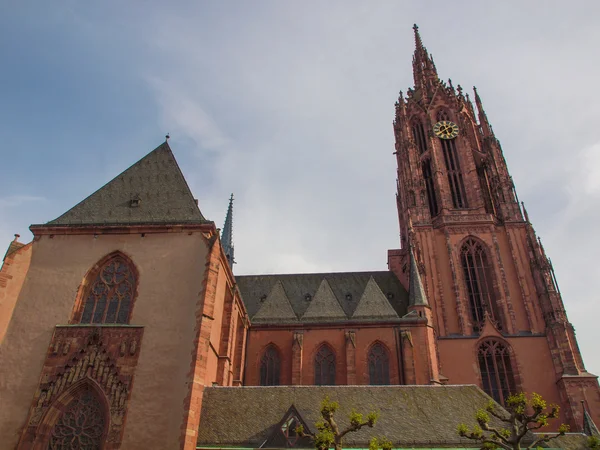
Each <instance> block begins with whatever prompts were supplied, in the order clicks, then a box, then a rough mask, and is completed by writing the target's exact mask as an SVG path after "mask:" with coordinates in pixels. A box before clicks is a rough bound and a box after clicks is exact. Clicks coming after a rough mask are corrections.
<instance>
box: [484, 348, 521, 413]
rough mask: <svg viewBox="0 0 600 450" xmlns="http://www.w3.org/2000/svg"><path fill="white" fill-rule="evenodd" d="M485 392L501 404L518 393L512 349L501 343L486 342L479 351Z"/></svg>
mask: <svg viewBox="0 0 600 450" xmlns="http://www.w3.org/2000/svg"><path fill="white" fill-rule="evenodd" d="M477 356H478V360H479V371H480V372H481V381H482V383H483V390H484V391H485V392H486V393H487V394H488V395H489V396H490V397H492V398H493V399H494V400H496V401H497V402H498V403H500V404H504V402H505V401H506V399H507V398H508V396H509V395H510V394H514V393H515V392H516V386H515V376H514V372H513V368H512V363H511V360H510V349H509V348H508V346H507V345H505V344H503V343H502V342H500V341H496V340H488V341H484V342H483V343H482V344H481V345H480V346H479V349H478V351H477Z"/></svg>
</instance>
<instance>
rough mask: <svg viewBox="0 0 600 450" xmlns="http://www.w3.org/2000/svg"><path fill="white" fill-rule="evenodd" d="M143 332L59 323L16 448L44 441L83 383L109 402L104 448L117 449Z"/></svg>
mask: <svg viewBox="0 0 600 450" xmlns="http://www.w3.org/2000/svg"><path fill="white" fill-rule="evenodd" d="M143 330H144V329H143V327H132V326H126V327H121V326H57V327H56V328H55V329H54V335H53V336H52V340H51V341H50V345H49V347H48V353H47V355H46V361H45V363H44V367H43V369H42V376H41V378H40V385H39V387H38V389H37V391H36V394H35V397H34V399H33V402H32V405H31V408H30V412H29V418H28V420H27V426H26V427H25V430H24V432H23V436H22V437H21V442H20V444H19V448H31V447H32V446H36V445H43V444H45V442H47V440H48V438H49V436H50V433H51V432H52V428H53V426H54V425H55V422H56V420H57V416H59V415H60V411H61V409H64V408H65V407H66V405H67V404H68V403H69V402H70V401H72V400H73V399H74V398H75V397H76V396H77V392H78V390H80V389H81V386H88V387H92V388H93V390H95V391H96V393H97V394H98V395H99V396H100V397H101V398H103V401H104V403H105V404H106V405H107V409H108V411H106V413H107V418H110V419H109V421H108V422H109V423H110V428H109V429H108V431H107V436H106V444H105V446H104V447H103V448H105V449H116V448H119V446H120V442H121V438H122V433H123V423H124V420H125V414H126V412H127V401H128V399H129V396H130V393H131V387H132V382H133V375H134V370H135V367H136V365H137V359H138V355H139V351H140V345H141V340H142V334H143ZM36 448H37V447H36Z"/></svg>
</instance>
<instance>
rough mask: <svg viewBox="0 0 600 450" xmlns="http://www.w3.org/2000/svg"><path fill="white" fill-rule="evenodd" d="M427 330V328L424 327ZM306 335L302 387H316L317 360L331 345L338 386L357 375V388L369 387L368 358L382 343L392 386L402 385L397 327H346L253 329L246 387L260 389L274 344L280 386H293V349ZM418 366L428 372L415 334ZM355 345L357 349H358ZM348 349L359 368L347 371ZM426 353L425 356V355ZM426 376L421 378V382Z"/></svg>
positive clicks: (245, 378)
mask: <svg viewBox="0 0 600 450" xmlns="http://www.w3.org/2000/svg"><path fill="white" fill-rule="evenodd" d="M423 328H424V327H423ZM295 332H296V333H297V332H302V336H303V344H302V345H303V348H302V373H301V384H303V385H312V384H314V358H315V355H316V353H317V351H318V349H319V348H320V346H321V345H322V344H323V343H327V344H328V345H329V346H330V347H331V349H332V350H333V352H334V353H335V356H336V384H338V385H345V384H348V383H349V380H350V382H352V376H353V375H352V374H353V373H354V372H355V373H356V375H355V384H359V385H363V384H369V371H368V359H367V354H368V351H369V349H370V347H371V346H372V345H373V344H374V343H376V342H380V343H382V344H383V345H384V346H385V347H386V348H387V350H388V356H389V368H390V383H391V384H399V383H400V369H399V362H398V353H397V343H396V342H397V339H396V333H397V331H396V328H395V327H394V326H387V327H386V326H376V327H375V326H362V327H356V326H352V327H351V326H344V325H341V326H340V327H336V328H324V327H323V328H306V329H298V328H294V329H287V330H286V329H256V328H251V329H250V331H249V334H248V343H247V349H246V358H247V359H246V373H245V377H244V385H246V386H258V385H260V360H261V358H262V355H263V353H264V351H265V349H266V348H267V346H268V345H270V344H274V345H275V346H276V347H277V349H278V350H279V352H280V358H281V371H280V384H282V385H289V384H292V345H293V343H294V333H295ZM348 332H354V334H355V344H352V342H351V341H347V339H349V338H347V333H348ZM414 339H415V341H414V342H415V348H416V349H417V350H416V355H415V358H416V359H417V362H416V365H417V367H418V368H419V370H422V371H423V373H426V371H425V369H424V368H425V367H426V366H425V365H424V362H423V358H425V356H424V355H425V353H423V352H420V350H419V349H418V344H419V342H420V341H419V339H420V337H419V334H418V332H417V333H416V334H415V338H414ZM354 345H355V346H354ZM347 346H351V347H352V349H351V350H350V352H351V354H352V353H354V355H355V358H354V359H355V367H354V370H352V367H350V368H348V367H347V362H348V361H347V357H346V355H347ZM421 353H423V355H422V354H421ZM423 377H426V375H423V376H421V378H423Z"/></svg>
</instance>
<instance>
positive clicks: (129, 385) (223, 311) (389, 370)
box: [0, 26, 600, 450]
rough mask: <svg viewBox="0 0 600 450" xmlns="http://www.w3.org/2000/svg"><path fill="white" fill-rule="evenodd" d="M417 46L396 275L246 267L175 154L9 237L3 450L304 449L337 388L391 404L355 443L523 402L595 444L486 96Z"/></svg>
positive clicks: (3, 317)
mask: <svg viewBox="0 0 600 450" xmlns="http://www.w3.org/2000/svg"><path fill="white" fill-rule="evenodd" d="M414 36H415V51H414V56H413V61H412V66H413V75H414V86H413V87H412V88H410V89H408V90H407V92H406V94H403V93H402V92H401V93H400V96H399V98H398V99H397V102H396V103H395V117H394V123H393V131H394V135H395V152H394V155H395V159H396V164H397V195H396V203H397V204H396V207H397V210H398V219H399V228H400V242H399V243H398V246H399V248H397V249H391V250H388V251H387V261H388V267H387V270H381V271H375V272H347V273H339V272H334V273H310V274H304V273H303V274H279V275H275V274H268V275H242V274H237V273H236V274H234V273H233V270H232V268H233V263H234V246H233V196H232V197H231V199H230V201H229V208H228V211H227V216H226V220H225V225H224V227H223V229H222V230H219V229H217V227H216V226H215V223H214V222H213V221H211V220H208V219H207V218H206V217H205V216H204V215H203V214H202V212H201V208H200V207H201V204H200V205H199V202H198V200H196V199H195V197H194V195H193V194H192V192H191V191H190V188H189V187H188V185H187V183H186V180H185V178H184V176H183V174H182V171H181V170H180V167H179V166H178V164H177V162H176V159H175V157H174V154H173V152H172V150H171V148H170V146H169V143H168V140H167V141H165V142H163V143H162V144H160V145H159V146H158V147H157V148H156V149H154V150H153V151H151V152H150V153H149V154H148V155H147V156H145V157H144V158H142V159H141V160H139V161H138V162H136V163H135V164H134V165H132V166H131V167H129V168H128V169H126V170H125V171H124V172H122V173H121V174H120V175H118V176H117V177H116V178H114V179H113V180H111V181H109V182H108V183H107V184H106V185H104V186H103V187H101V188H100V189H98V190H97V191H96V192H94V193H93V194H91V195H90V196H89V197H87V198H85V199H84V200H82V201H81V202H80V203H79V204H77V205H75V206H74V207H73V208H71V209H70V210H68V211H67V212H65V213H64V214H62V215H61V216H60V217H58V218H56V219H54V220H51V221H49V222H46V223H43V224H38V225H31V227H30V230H31V232H32V234H33V240H32V241H31V242H29V243H23V242H20V241H19V236H18V235H15V240H14V241H13V242H11V243H10V244H9V246H8V250H7V252H6V255H5V257H4V260H3V265H2V268H1V270H0V450H3V449H15V448H16V449H84V448H85V449H105V450H109V449H126V450H129V449H176V448H177V449H184V450H192V449H204V448H207V449H209V448H224V447H236V448H289V447H296V448H310V447H311V446H312V443H311V442H310V441H309V440H308V439H307V438H306V437H305V436H300V435H298V434H297V433H296V426H297V425H299V424H301V425H302V426H303V427H304V429H305V430H309V431H311V430H312V431H314V430H315V425H314V424H315V422H316V421H317V420H318V410H319V404H320V402H321V400H322V399H323V398H324V397H325V396H329V397H330V398H331V399H333V400H337V401H339V403H340V411H339V417H340V421H341V422H342V423H343V421H344V420H347V419H344V417H347V415H348V413H349V412H350V411H351V410H353V409H356V410H357V411H359V412H363V413H367V412H368V411H370V410H377V411H379V412H380V417H381V418H380V420H379V421H378V423H377V424H376V426H375V427H374V428H373V429H372V430H367V429H364V430H360V431H358V432H356V433H350V434H348V435H347V437H346V440H345V445H346V446H347V447H362V448H365V447H367V446H368V442H369V438H370V436H371V435H373V434H375V435H378V436H386V438H387V439H389V440H390V441H391V442H392V444H393V446H394V447H395V448H419V447H420V448H432V447H450V448H464V447H469V446H473V445H475V444H474V443H473V442H470V441H467V440H466V439H464V438H460V437H459V436H458V434H457V433H456V425H457V424H458V423H460V422H465V423H471V422H474V419H473V417H474V413H475V411H476V410H477V408H479V407H482V406H483V405H485V404H486V403H487V402H488V401H489V399H490V398H492V399H493V400H495V401H496V402H497V403H498V404H500V405H502V404H504V402H505V401H506V399H507V397H508V396H509V395H510V394H511V393H516V392H528V393H531V392H537V393H539V394H541V395H542V396H543V397H544V398H545V399H546V400H547V401H548V403H556V404H558V405H560V408H561V409H560V414H561V417H560V420H558V421H557V422H558V423H561V422H564V423H567V424H569V426H570V429H571V433H569V434H567V435H566V436H563V437H562V438H561V439H562V440H557V441H555V442H556V444H553V445H555V446H558V445H559V444H560V447H561V448H573V449H575V448H582V447H581V446H582V445H583V444H582V442H584V441H583V440H582V439H583V438H584V437H585V436H588V435H593V434H597V433H598V429H597V427H596V425H595V423H599V421H600V389H599V387H598V381H597V376H595V375H593V374H591V373H588V372H587V371H586V369H585V366H584V362H583V358H582V355H581V353H580V351H579V348H578V345H577V340H576V336H575V331H574V329H573V326H572V325H571V323H570V322H569V320H568V317H567V314H566V311H565V307H564V304H563V300H562V297H561V293H560V290H559V287H558V285H557V283H556V278H555V275H554V271H553V267H552V264H551V262H550V259H549V258H548V257H547V255H546V253H545V251H544V248H543V246H542V243H541V241H540V240H539V239H538V238H537V237H536V233H535V230H534V228H533V226H532V224H531V222H530V221H529V218H528V216H527V212H526V210H525V208H524V206H523V205H522V204H520V203H519V201H518V197H517V193H516V191H515V188H514V185H513V182H512V178H511V176H510V173H509V171H508V167H507V164H506V161H505V159H504V156H503V153H502V148H501V146H500V142H499V141H498V139H497V138H496V136H495V134H494V131H493V129H492V126H491V124H490V122H489V120H488V117H487V115H486V112H485V111H484V108H483V103H482V100H481V98H480V96H479V94H478V92H477V90H475V89H474V98H473V101H474V102H472V101H471V99H470V98H469V94H468V93H466V92H463V89H462V88H461V87H460V85H457V86H456V87H454V86H453V85H452V83H451V82H450V81H448V82H444V81H442V79H440V78H439V76H438V72H437V69H436V67H435V64H434V62H433V58H432V57H431V55H430V54H429V53H428V52H427V49H426V48H425V46H424V45H423V42H422V40H421V37H420V34H419V31H418V28H417V27H416V26H415V27H414ZM473 103H474V104H473ZM381 150H382V151H387V150H386V149H381ZM365 157H367V156H366V155H365ZM390 207H393V206H392V205H390ZM40 219H41V220H47V218H40ZM558 423H557V424H556V425H554V428H556V426H557V425H558Z"/></svg>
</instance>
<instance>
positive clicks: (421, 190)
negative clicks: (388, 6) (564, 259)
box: [388, 25, 600, 431]
mask: <svg viewBox="0 0 600 450" xmlns="http://www.w3.org/2000/svg"><path fill="white" fill-rule="evenodd" d="M414 35H415V52H414V56H413V75H414V87H413V88H410V89H408V91H407V95H406V96H404V95H403V94H402V92H401V93H400V96H399V98H398V101H397V103H396V113H395V120H394V134H395V140H396V151H395V155H396V161H397V167H398V185H397V206H398V215H399V222H400V241H401V249H399V250H390V251H389V252H388V265H389V268H390V270H392V271H393V272H394V273H395V274H396V275H397V276H398V277H399V279H400V280H401V281H402V282H403V283H404V285H405V286H407V285H408V283H409V282H410V281H409V278H410V276H411V275H410V274H411V270H410V267H411V261H410V259H411V257H410V254H411V252H410V251H409V250H408V249H409V248H413V249H414V257H415V259H416V265H417V266H418V272H419V274H420V276H421V279H422V282H423V285H424V289H425V294H426V296H427V298H428V300H429V304H430V307H431V310H432V315H433V324H434V330H435V334H436V344H437V351H438V353H439V362H440V367H439V370H440V373H441V374H443V376H444V377H447V378H448V381H449V383H451V384H463V383H465V384H466V383H474V384H477V385H479V386H480V387H482V388H483V389H484V390H485V391H486V392H487V393H488V394H490V395H491V396H492V397H494V398H495V399H496V400H497V401H498V402H500V403H502V402H504V401H505V399H506V397H507V396H508V395H509V394H510V393H511V392H516V391H525V392H534V391H535V392H538V393H540V394H542V395H543V396H544V397H545V398H547V399H548V400H549V402H551V403H558V404H559V405H561V406H562V409H561V411H562V413H563V414H564V417H563V419H564V420H566V421H567V422H568V423H570V424H571V427H572V430H573V431H578V430H580V429H581V427H582V425H581V424H582V423H583V417H582V408H581V402H584V403H585V405H586V406H587V408H588V409H589V411H590V412H591V414H592V416H593V418H594V419H595V420H596V421H598V420H600V391H599V389H598V382H597V378H596V376H594V375H591V374H589V373H588V372H586V370H585V367H584V364H583V360H582V357H581V354H580V352H579V348H578V346H577V341H576V339H575V332H574V329H573V326H572V325H571V323H570V322H569V321H568V319H567V315H566V312H565V308H564V305H563V301H562V298H561V294H560V290H559V288H558V285H557V283H556V278H555V276H554V271H553V268H552V264H551V262H550V259H549V258H548V257H547V256H546V254H545V251H544V248H543V247H542V244H541V242H540V240H539V239H538V238H537V237H536V234H535V231H534V229H533V227H532V225H531V223H530V222H529V218H528V216H527V213H526V211H525V209H524V207H523V209H521V208H520V205H519V201H518V198H517V194H516V191H515V187H514V184H513V181H512V178H511V176H510V173H509V171H508V167H507V164H506V160H505V159H504V155H503V152H502V147H501V146H500V142H499V141H498V139H497V138H496V136H495V134H494V131H493V129H492V126H491V125H490V123H489V121H488V118H487V115H486V113H485V111H484V109H483V103H482V101H481V98H480V96H479V94H478V92H477V90H476V89H475V88H473V89H474V100H475V105H476V108H475V107H474V106H473V103H472V102H471V100H470V98H469V95H468V94H467V93H464V92H463V89H462V88H461V87H460V85H457V86H456V88H455V87H454V86H453V84H452V82H451V81H450V80H448V82H447V83H446V82H444V81H442V80H441V79H440V78H439V76H438V71H437V69H436V66H435V64H434V61H433V57H432V56H431V55H430V54H429V53H428V52H427V49H426V48H425V46H424V45H423V42H422V40H421V36H420V34H419V30H418V28H417V26H416V25H415V26H414Z"/></svg>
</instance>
